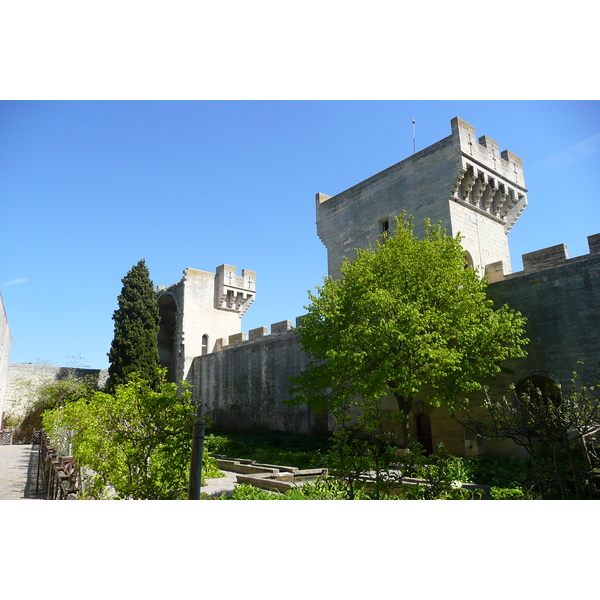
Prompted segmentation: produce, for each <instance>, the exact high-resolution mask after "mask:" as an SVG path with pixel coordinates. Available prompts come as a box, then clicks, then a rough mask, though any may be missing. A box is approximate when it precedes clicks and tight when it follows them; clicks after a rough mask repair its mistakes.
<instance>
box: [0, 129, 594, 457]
mask: <svg viewBox="0 0 600 600" xmlns="http://www.w3.org/2000/svg"><path fill="white" fill-rule="evenodd" d="M526 206H527V189H526V187H525V178H524V174H523V165H522V162H521V159H520V158H519V157H518V156H516V155H515V154H513V153H512V152H509V151H507V150H504V151H500V150H499V146H498V144H497V143H496V142H495V141H494V140H492V139H490V138H489V137H487V136H482V137H479V138H477V136H476V132H475V129H474V128H473V127H472V126H471V125H469V124H468V123H466V122H464V121H462V120H461V119H459V118H454V119H452V121H451V134H450V135H449V136H448V137H446V138H444V139H442V140H440V141H438V142H437V143H435V144H433V145H431V146H429V147H428V148H425V149H424V150H421V151H420V152H417V153H415V154H414V155H412V156H410V157H409V158H406V159H405V160H403V161H401V162H399V163H397V164H395V165H393V166H391V167H389V168H388V169H385V170H384V171H381V172H380V173H377V174H376V175H373V176H372V177H370V178H368V179H366V180H365V181H363V182H361V183H358V184H356V185H354V186H353V187H351V188H349V189H348V190H345V191H343V192H341V193H339V194H337V195H335V196H332V197H330V196H327V195H325V194H322V193H317V194H316V221H317V234H318V236H319V238H320V239H321V241H322V242H323V244H324V245H325V246H326V248H327V260H328V274H329V275H330V276H331V277H334V278H336V277H339V275H340V264H341V263H342V261H344V260H345V259H346V258H352V256H353V253H354V249H355V248H364V247H368V246H369V244H370V243H372V241H373V240H375V239H376V238H377V237H378V236H379V235H381V233H382V232H384V231H387V230H388V229H389V228H390V227H391V226H392V225H393V223H394V218H395V217H396V216H397V215H399V214H400V213H402V212H406V213H408V214H410V215H412V216H413V217H414V221H415V233H416V234H417V235H419V233H420V232H421V231H422V230H420V229H419V227H420V226H422V224H423V221H424V219H425V218H429V219H430V220H431V221H432V222H434V223H435V222H438V221H439V222H441V224H442V227H444V228H445V229H446V231H447V233H448V234H451V235H453V236H454V235H456V234H458V233H460V234H461V236H462V245H463V248H464V251H465V258H466V261H467V263H468V265H469V266H470V267H472V268H474V269H477V270H478V272H479V273H481V274H482V275H483V274H486V275H487V277H488V279H489V281H490V285H489V288H488V291H489V295H490V297H491V299H492V300H493V301H494V302H495V303H496V304H497V305H502V304H505V303H506V304H508V305H509V306H510V307H511V308H513V309H516V310H518V311H520V312H522V313H523V314H524V315H525V316H526V317H527V319H528V325H527V337H529V338H530V340H531V341H530V344H529V346H528V347H527V351H528V356H527V357H526V358H522V359H515V360H513V361H509V363H508V364H507V365H506V367H507V368H506V369H504V371H505V372H503V374H502V375H501V376H500V377H499V378H498V379H497V380H495V381H494V382H490V383H491V384H492V385H497V386H498V388H499V389H505V386H506V385H508V384H511V383H512V384H519V383H521V382H523V381H525V380H527V379H530V380H533V381H541V380H543V381H547V382H554V383H557V384H560V385H563V386H568V384H569V382H570V380H571V374H572V372H573V371H576V370H578V369H579V367H580V365H579V363H580V362H583V363H584V367H585V368H586V369H587V371H588V374H589V375H591V376H592V375H597V373H598V371H597V369H598V362H599V360H600V234H596V235H593V236H590V237H589V238H588V243H589V254H587V255H584V256H579V257H576V258H572V259H569V257H568V253H567V248H566V247H565V246H564V245H562V244H561V245H559V246H554V247H552V248H547V249H544V250H539V251H537V252H532V253H529V254H526V255H524V256H523V271H520V272H517V273H512V270H511V263H510V253H509V246H508V239H507V234H508V232H509V231H510V229H511V228H512V227H513V226H514V225H515V223H516V222H517V220H518V218H519V216H520V215H521V213H522V212H523V210H524V209H525V207H526ZM183 273H184V276H183V278H182V279H181V281H179V282H177V283H175V284H173V285H170V286H168V287H159V288H158V289H157V299H158V306H159V313H160V317H161V327H160V333H159V341H158V343H159V355H160V359H161V363H162V365H163V366H164V367H167V368H168V372H169V377H170V379H171V380H173V381H182V380H187V381H188V382H190V383H191V384H193V394H194V397H195V399H196V400H198V401H200V400H201V402H202V405H203V407H204V410H205V411H207V412H208V413H209V414H212V415H213V416H214V417H215V418H217V419H227V418H230V417H231V416H232V415H233V414H235V411H236V410H238V409H240V407H244V406H245V408H246V413H245V414H246V417H247V412H248V410H249V407H251V408H252V410H254V411H259V412H261V414H260V418H261V419H262V420H263V421H265V420H266V421H267V422H268V424H269V425H270V427H272V428H275V429H296V430H301V431H315V430H319V429H320V430H323V429H326V428H327V427H328V425H329V424H328V423H327V419H326V416H325V417H324V416H320V415H317V414H314V413H313V412H312V411H310V410H309V409H308V408H305V409H302V410H300V411H299V412H295V413H293V414H292V411H290V409H287V408H286V407H285V405H284V404H283V402H284V401H285V400H286V399H288V398H289V397H290V391H289V388H290V382H289V377H290V376H292V375H296V374H298V373H299V372H300V370H302V369H303V368H305V367H306V365H307V363H308V359H307V357H306V356H305V354H304V352H303V351H302V348H301V347H300V344H299V340H298V336H296V335H295V334H294V332H293V328H292V322H291V321H283V322H279V323H274V324H272V325H271V327H270V331H269V330H268V329H267V327H260V328H257V329H253V330H251V331H249V332H248V334H246V333H243V332H242V331H241V317H242V316H243V315H244V313H245V312H246V311H247V310H248V308H249V307H250V306H251V304H252V302H253V301H254V299H255V295H256V292H257V288H256V273H255V272H253V271H249V270H243V271H242V272H241V274H239V275H238V273H237V271H236V268H235V267H233V266H230V265H221V266H220V267H218V268H217V269H216V273H208V272H205V271H199V270H196V269H190V268H188V269H186V270H185V271H184V272H183ZM300 321H301V317H299V318H298V319H296V322H295V323H294V324H295V325H296V326H297V325H298V324H299V323H300ZM0 358H1V357H0ZM0 371H1V370H0ZM0 374H1V373H0ZM382 405H383V407H384V408H385V409H388V410H390V411H391V410H396V409H395V406H396V404H395V402H393V401H392V399H391V398H384V399H382ZM414 406H415V408H414V414H412V415H411V429H412V430H413V432H414V434H415V436H416V437H417V438H418V439H420V440H422V441H423V442H424V443H426V444H427V445H429V446H432V445H435V444H437V443H438V442H440V441H443V442H444V443H445V444H446V447H447V448H448V449H449V450H450V451H451V452H453V453H455V454H458V455H481V454H490V455H493V454H499V453H500V454H501V453H503V452H506V450H505V449H503V448H502V447H501V446H499V445H498V444H492V443H490V442H487V441H484V442H482V440H481V439H478V438H476V436H474V435H473V434H471V433H469V432H468V431H465V430H464V429H463V428H462V427H461V426H460V425H459V424H458V423H457V422H456V421H454V420H453V419H451V418H450V416H449V415H448V414H447V413H446V412H445V411H444V410H443V409H441V408H433V407H431V406H429V405H428V403H427V399H426V398H425V397H421V398H417V401H416V402H415V405H414ZM257 418H258V417H257Z"/></svg>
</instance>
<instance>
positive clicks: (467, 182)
mask: <svg viewBox="0 0 600 600" xmlns="http://www.w3.org/2000/svg"><path fill="white" fill-rule="evenodd" d="M451 126H452V137H453V138H454V139H455V140H456V141H457V142H458V144H459V147H460V151H461V157H462V168H461V169H460V174H459V176H458V178H457V179H456V181H455V184H454V187H453V189H452V193H451V194H450V199H451V200H454V201H455V202H458V203H461V204H463V205H465V206H468V207H469V208H471V209H473V210H475V211H477V212H479V213H481V214H485V215H486V216H488V217H490V218H492V219H494V220H496V221H497V222H498V223H501V224H502V225H504V228H505V230H506V231H507V232H508V231H510V229H511V228H512V227H513V225H514V224H515V223H516V221H517V219H518V218H519V217H520V216H521V213H522V212H523V210H525V207H526V206H527V196H526V193H527V190H526V189H525V176H524V174H523V162H522V161H521V159H520V158H519V157H518V156H517V155H516V154H513V153H512V152H509V151H508V150H502V152H500V149H499V146H498V143H497V142H495V141H494V140H492V139H491V138H489V137H487V136H486V135H484V136H481V137H480V138H479V140H477V135H476V132H475V128H474V127H472V126H471V125H469V124H468V123H466V122H465V121H463V120H462V119H459V118H458V117H455V118H454V119H452V121H451Z"/></svg>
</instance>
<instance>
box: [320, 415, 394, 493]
mask: <svg viewBox="0 0 600 600" xmlns="http://www.w3.org/2000/svg"><path fill="white" fill-rule="evenodd" d="M396 417H398V418H400V417H401V415H396ZM382 423H383V415H382V413H381V411H380V409H379V406H378V403H365V404H363V410H362V412H361V413H360V414H359V415H358V419H357V424H356V425H354V426H352V427H344V428H343V429H341V430H338V431H336V432H335V433H334V434H333V440H332V445H331V448H330V450H329V453H328V466H329V468H330V473H331V475H332V476H333V477H336V478H337V479H338V481H339V482H340V484H341V485H342V487H343V488H344V489H345V491H346V497H347V499H348V500H354V499H355V498H356V496H357V494H358V493H359V492H364V490H366V489H368V490H369V494H370V495H371V496H372V497H374V498H375V499H379V498H380V497H381V496H382V495H388V494H389V492H390V488H391V487H393V486H394V484H395V482H396V480H395V477H394V476H390V469H392V468H393V466H394V465H395V463H397V462H398V453H397V447H396V446H395V444H394V443H393V440H392V438H393V434H392V433H391V432H390V430H389V429H387V430H386V429H384V428H383V426H382ZM367 475H368V477H366V476H367Z"/></svg>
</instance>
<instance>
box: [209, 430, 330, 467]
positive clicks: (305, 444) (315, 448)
mask: <svg viewBox="0 0 600 600" xmlns="http://www.w3.org/2000/svg"><path fill="white" fill-rule="evenodd" d="M329 439H330V438H329V437H328V436H322V437H315V436H308V435H298V434H291V433H284V432H268V433H264V434H239V433H212V432H211V433H209V434H207V435H206V437H205V440H204V444H205V447H206V449H207V450H208V452H209V453H211V454H224V455H226V456H227V457H228V458H247V459H252V460H255V461H257V462H260V463H266V464H275V465H287V466H291V467H298V468H299V469H317V468H319V467H326V466H327V464H326V463H327V450H328V449H329V443H330V442H329Z"/></svg>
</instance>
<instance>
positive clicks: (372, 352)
mask: <svg viewBox="0 0 600 600" xmlns="http://www.w3.org/2000/svg"><path fill="white" fill-rule="evenodd" d="M341 272H342V277H341V278H340V279H338V280H334V279H332V278H326V279H325V280H324V285H323V286H322V287H319V288H317V293H316V294H312V293H311V294H310V301H311V303H310V305H309V306H308V307H306V308H307V310H308V314H307V315H306V316H305V317H303V320H302V324H301V326H300V327H299V328H298V329H297V330H296V332H297V334H298V335H299V336H300V342H301V344H302V347H303V348H304V350H305V352H306V353H307V355H308V356H309V358H310V364H309V368H308V369H307V370H306V371H304V372H302V373H301V374H300V375H299V376H298V377H296V378H294V380H293V381H294V384H295V386H296V387H295V391H296V397H295V400H294V401H293V403H295V404H301V403H307V404H309V405H310V406H312V407H314V408H316V409H321V410H329V411H330V412H332V413H333V414H334V416H335V417H336V419H338V420H339V419H340V418H344V416H345V415H346V414H347V411H348V410H349V408H350V407H352V406H354V405H360V404H361V402H363V401H365V400H366V401H375V400H379V399H381V398H382V397H383V396H385V395H386V394H387V393H388V392H391V393H392V394H393V395H394V397H395V399H396V401H397V403H398V408H399V410H400V411H401V412H402V413H403V414H404V417H405V419H404V431H403V433H404V439H405V443H406V442H407V441H408V440H409V430H408V419H407V417H408V414H409V412H410V410H411V408H412V402H413V398H414V397H415V395H416V394H418V393H419V392H421V391H423V390H424V389H427V390H428V391H429V394H430V397H429V400H430V401H431V402H432V403H433V404H436V405H439V404H444V405H446V406H449V407H452V406H453V405H454V403H455V401H456V399H457V398H458V397H459V395H460V394H463V393H468V392H473V391H475V390H480V389H481V383H480V382H481V381H482V380H483V379H484V378H486V377H490V376H493V375H495V374H496V373H498V372H499V370H500V368H499V363H500V362H501V361H503V360H505V359H507V358H509V357H517V356H524V354H525V353H524V350H523V349H522V346H523V345H524V344H525V343H526V342H527V340H526V339H524V338H523V334H524V329H523V327H524V323H525V319H524V318H523V317H522V315H521V314H520V313H518V312H516V311H513V310H511V309H510V308H508V307H507V306H502V307H501V308H498V309H494V308H493V305H492V301H491V300H489V299H488V298H487V296H486V287H487V282H486V281H485V280H481V279H480V278H479V276H478V274H477V273H476V272H475V271H473V270H471V269H467V268H465V258H464V251H463V249H462V247H461V245H460V237H456V238H453V237H451V236H448V235H446V233H445V231H443V230H442V229H441V227H440V226H439V225H436V226H434V225H431V224H430V223H429V221H426V222H425V236H424V238H423V239H418V238H417V237H416V236H415V235H414V232H413V223H412V220H411V219H410V218H409V217H408V216H407V215H404V214H403V215H402V216H401V217H399V218H397V219H396V230H395V233H394V235H392V236H388V235H387V234H384V236H383V238H382V240H381V241H377V242H376V245H375V247H374V248H368V249H360V250H357V251H356V255H355V258H354V260H353V261H352V262H350V261H347V262H345V263H343V264H342V266H341Z"/></svg>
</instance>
